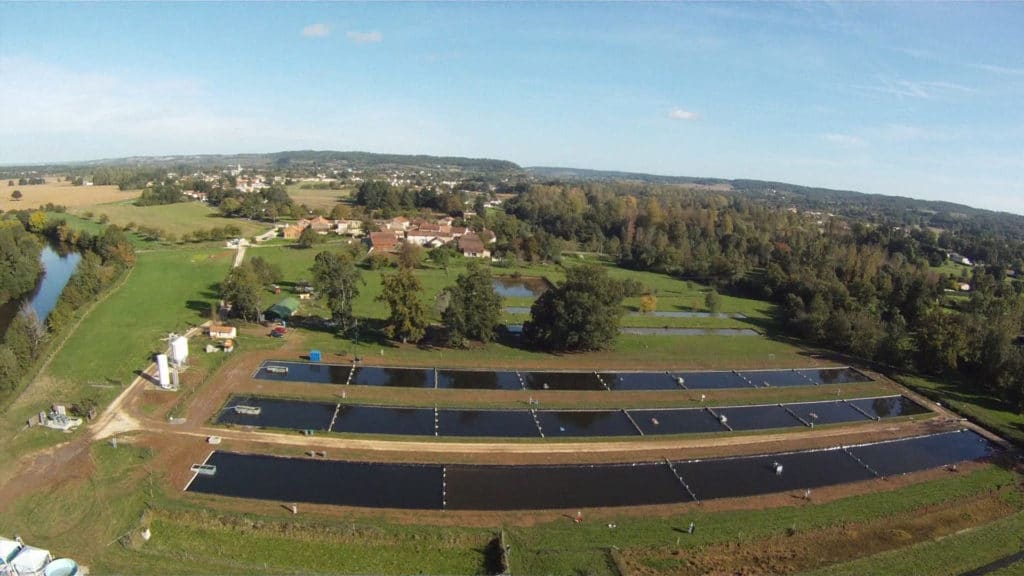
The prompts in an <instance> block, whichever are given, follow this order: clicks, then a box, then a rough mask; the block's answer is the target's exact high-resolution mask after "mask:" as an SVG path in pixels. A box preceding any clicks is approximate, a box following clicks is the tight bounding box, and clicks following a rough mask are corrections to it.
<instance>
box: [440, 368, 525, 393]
mask: <svg viewBox="0 0 1024 576" xmlns="http://www.w3.org/2000/svg"><path fill="white" fill-rule="evenodd" d="M437 387H438V388H451V389H457V390H522V389H523V384H522V382H521V381H520V380H519V375H518V374H516V373H515V372H484V371H475V370H438V371H437Z"/></svg>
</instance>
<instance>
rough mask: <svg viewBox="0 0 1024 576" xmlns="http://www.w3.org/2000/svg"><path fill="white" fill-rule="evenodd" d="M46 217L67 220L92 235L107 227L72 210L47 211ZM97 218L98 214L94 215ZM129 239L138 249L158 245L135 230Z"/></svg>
mask: <svg viewBox="0 0 1024 576" xmlns="http://www.w3.org/2000/svg"><path fill="white" fill-rule="evenodd" d="M46 218H47V220H48V221H49V222H56V221H58V220H63V221H65V222H67V225H68V226H70V227H71V229H73V230H84V231H86V232H88V233H90V234H92V235H94V236H95V235H99V234H102V233H103V230H104V229H105V228H106V227H107V224H100V223H99V222H96V221H95V220H90V219H88V218H85V217H83V216H78V215H75V214H71V213H70V212H47V213H46ZM94 218H96V216H94ZM128 241H130V242H131V243H132V246H134V247H135V248H136V249H147V248H152V247H154V246H157V245H158V243H156V242H151V241H148V240H143V239H142V238H140V237H139V236H138V234H135V233H134V232H128Z"/></svg>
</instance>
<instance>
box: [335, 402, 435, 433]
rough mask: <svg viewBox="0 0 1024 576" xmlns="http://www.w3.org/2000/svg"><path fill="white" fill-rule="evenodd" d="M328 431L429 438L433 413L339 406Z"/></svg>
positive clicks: (428, 409)
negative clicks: (331, 426)
mask: <svg viewBox="0 0 1024 576" xmlns="http://www.w3.org/2000/svg"><path fill="white" fill-rule="evenodd" d="M331 431H332V432H355V433H359V434H403V435H407V436H433V435H434V409H433V408H390V407H383V406H342V407H341V408H340V409H339V410H338V417H337V418H336V419H335V420H334V427H333V428H331Z"/></svg>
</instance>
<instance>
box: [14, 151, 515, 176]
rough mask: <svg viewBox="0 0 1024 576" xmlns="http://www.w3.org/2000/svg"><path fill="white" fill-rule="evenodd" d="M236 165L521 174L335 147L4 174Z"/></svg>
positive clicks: (114, 161) (511, 168)
mask: <svg viewBox="0 0 1024 576" xmlns="http://www.w3.org/2000/svg"><path fill="white" fill-rule="evenodd" d="M235 164H241V165H243V166H248V167H253V168H259V167H264V166H265V167H271V166H273V167H279V168H287V167H289V166H295V167H306V166H313V165H323V166H326V165H332V166H343V167H347V168H353V169H366V168H371V169H387V168H405V169H417V168H423V169H429V170H452V171H462V172H479V173H521V172H522V169H521V168H520V167H519V165H517V164H515V163H513V162H508V161H506V160H494V159H490V158H461V157H457V156H425V155H415V156H413V155H404V154H374V153H371V152H338V151H334V150H292V151H285V152H272V153H266V154H255V153H253V154H187V155H170V156H129V157H126V158H106V159H102V160H90V161H86V162H64V163H51V164H46V165H42V166H39V165H37V166H6V167H3V168H2V170H0V171H2V172H3V173H16V172H18V171H26V170H34V171H45V170H54V171H57V170H61V169H63V170H66V169H69V168H81V167H93V166H158V167H168V168H171V167H179V166H189V167H195V168H213V167H225V166H232V165H235Z"/></svg>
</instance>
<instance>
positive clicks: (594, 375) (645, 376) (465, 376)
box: [253, 360, 871, 391]
mask: <svg viewBox="0 0 1024 576" xmlns="http://www.w3.org/2000/svg"><path fill="white" fill-rule="evenodd" d="M253 377H254V378H256V379H262V380H274V381H287V382H312V383H320V384H339V385H344V384H350V385H353V386H386V387H396V388H435V387H436V388H441V389H458V390H520V389H527V390H579V391H597V390H618V391H643V390H675V389H679V390H682V389H684V388H685V389H690V390H704V389H708V390H713V389H723V388H760V387H765V386H769V387H772V386H815V385H826V384H847V383H852V382H870V381H871V379H870V378H869V377H867V376H865V375H864V374H862V373H860V372H858V371H857V370H854V369H852V368H807V369H797V370H761V371H758V370H750V371H736V370H733V371H717V372H676V371H673V372H614V371H602V372H531V371H518V372H517V371H513V370H496V371H495V370H455V369H434V368H390V367H382V366H346V365H338V364H315V363H314V364H311V363H306V362H290V361H289V362H285V361H275V360H268V361H265V362H264V363H263V364H262V365H261V366H260V368H259V370H257V371H256V374H254V375H253Z"/></svg>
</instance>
